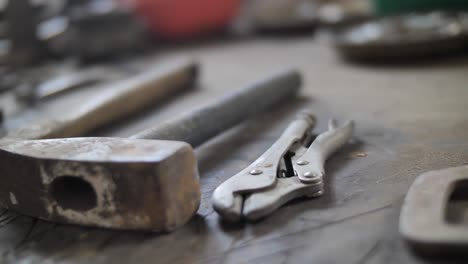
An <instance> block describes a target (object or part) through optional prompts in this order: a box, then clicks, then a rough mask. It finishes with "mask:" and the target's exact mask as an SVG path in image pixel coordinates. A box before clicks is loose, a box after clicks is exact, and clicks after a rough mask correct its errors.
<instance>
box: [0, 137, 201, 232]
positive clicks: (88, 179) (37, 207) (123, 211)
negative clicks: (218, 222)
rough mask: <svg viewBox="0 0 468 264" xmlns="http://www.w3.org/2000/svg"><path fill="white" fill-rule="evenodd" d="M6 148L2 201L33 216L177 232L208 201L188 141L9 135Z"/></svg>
mask: <svg viewBox="0 0 468 264" xmlns="http://www.w3.org/2000/svg"><path fill="white" fill-rule="evenodd" d="M0 149H1V150H0V160H1V161H0V173H1V175H2V184H0V186H1V187H0V203H1V205H2V207H4V208H10V209H12V210H14V211H17V212H20V213H23V214H26V215H31V216H35V217H38V218H42V219H45V220H50V221H54V222H63V223H74V224H83V225H91V226H101V227H108V228H121V229H135V230H146V231H150V230H151V228H152V229H153V230H157V231H170V230H173V229H174V228H176V227H178V226H180V225H182V224H184V223H185V222H187V221H188V220H189V219H190V218H191V216H192V215H193V214H194V212H195V211H196V210H197V208H198V205H199V202H200V191H199V188H200V186H199V179H198V171H197V165H196V158H195V155H194V153H193V149H192V148H191V147H190V146H189V145H188V144H185V143H183V142H171V141H151V140H130V139H121V138H71V139H48V140H37V141H27V140H26V141H6V140H4V141H2V142H1V143H0ZM174 164H178V166H174ZM25 183H27V184H25ZM163 186H164V188H162V187H163ZM155 201H157V202H155Z"/></svg>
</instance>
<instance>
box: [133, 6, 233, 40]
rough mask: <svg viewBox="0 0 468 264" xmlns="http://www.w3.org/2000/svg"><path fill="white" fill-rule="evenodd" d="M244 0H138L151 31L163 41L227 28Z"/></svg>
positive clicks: (142, 14) (138, 7)
mask: <svg viewBox="0 0 468 264" xmlns="http://www.w3.org/2000/svg"><path fill="white" fill-rule="evenodd" d="M240 1H241V0H134V3H135V9H136V11H137V12H138V14H140V15H141V16H142V18H143V19H144V20H145V21H146V22H147V24H148V26H149V27H150V28H151V30H152V31H153V32H154V33H156V34H157V35H158V36H160V37H163V38H171V39H181V38H189V37H195V36H197V35H203V34H207V33H211V32H214V31H217V30H221V29H223V28H225V27H226V26H227V25H228V24H229V23H230V22H231V21H232V19H233V18H234V16H235V15H236V14H237V11H238V8H239V6H240Z"/></svg>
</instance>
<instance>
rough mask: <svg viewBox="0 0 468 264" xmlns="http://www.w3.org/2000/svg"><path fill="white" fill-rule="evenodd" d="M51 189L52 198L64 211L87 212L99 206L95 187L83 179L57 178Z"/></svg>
mask: <svg viewBox="0 0 468 264" xmlns="http://www.w3.org/2000/svg"><path fill="white" fill-rule="evenodd" d="M50 187H51V195H52V198H53V199H55V201H56V202H57V204H58V205H59V206H60V207H62V208H63V209H72V210H76V211H87V210H90V209H92V208H94V207H96V205H97V197H96V192H95V191H94V188H93V186H92V185H91V184H90V183H89V182H88V181H86V180H84V179H82V178H79V177H74V176H61V177H58V178H55V179H54V180H53V181H52V183H51V185H50Z"/></svg>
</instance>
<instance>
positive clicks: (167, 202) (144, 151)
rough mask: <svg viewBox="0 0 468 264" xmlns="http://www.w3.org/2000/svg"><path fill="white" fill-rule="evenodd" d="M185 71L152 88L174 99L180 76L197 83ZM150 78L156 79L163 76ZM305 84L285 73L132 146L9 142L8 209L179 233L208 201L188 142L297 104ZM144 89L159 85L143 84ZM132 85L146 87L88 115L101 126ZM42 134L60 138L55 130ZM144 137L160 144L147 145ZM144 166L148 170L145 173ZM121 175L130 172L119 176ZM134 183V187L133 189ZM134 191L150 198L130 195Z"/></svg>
mask: <svg viewBox="0 0 468 264" xmlns="http://www.w3.org/2000/svg"><path fill="white" fill-rule="evenodd" d="M182 65H185V64H182ZM185 66H186V67H182V68H175V69H176V70H175V71H169V74H167V75H166V74H163V75H162V77H158V76H159V75H156V80H157V81H152V82H156V83H161V82H162V83H163V85H162V86H156V87H158V88H160V92H161V93H166V92H167V91H164V90H172V89H175V88H174V87H173V85H174V83H173V82H175V84H177V85H180V83H179V82H180V81H179V80H178V79H179V78H177V77H180V78H181V79H182V80H186V81H187V80H189V79H190V80H192V81H193V79H194V76H193V71H194V65H193V64H188V65H185ZM187 71H188V72H187ZM179 74H181V75H182V76H179ZM184 75H187V76H184ZM145 76H147V75H145ZM188 77H189V78H188ZM149 78H151V79H150V80H153V78H155V77H153V76H149ZM139 79H145V78H141V76H140V77H139V78H137V79H136V80H130V81H128V82H129V83H133V82H136V83H137V84H138V83H139ZM161 79H162V80H161ZM171 79H174V80H173V82H171ZM152 82H150V83H152ZM164 82H167V85H164ZM300 84H301V76H300V75H299V73H298V72H297V71H294V70H287V71H282V72H280V73H276V74H274V75H272V76H268V77H266V78H264V79H259V80H256V81H255V82H253V83H252V84H251V85H248V86H246V87H242V88H241V89H238V90H236V91H234V92H233V93H231V94H228V95H227V96H225V97H222V98H221V99H217V100H216V101H214V102H212V103H211V104H209V105H206V106H202V107H201V108H199V109H196V110H193V111H187V112H186V113H183V114H181V115H180V116H179V117H175V118H173V119H171V120H170V121H169V122H163V123H162V124H160V125H157V126H155V127H153V128H150V129H148V130H145V131H143V132H141V133H138V134H137V135H134V136H132V137H131V139H126V140H124V139H118V138H117V139H110V138H71V139H70V138H64V139H48V140H17V139H16V140H15V139H10V138H7V139H3V140H2V141H0V157H2V158H0V170H1V171H2V175H4V177H3V178H2V184H0V185H2V187H1V188H0V204H2V205H3V206H4V207H6V208H9V209H12V210H14V211H16V212H19V213H23V214H26V215H30V216H35V217H38V218H42V219H46V220H50V221H58V222H64V223H76V224H82V225H89V226H100V227H107V228H115V229H124V230H145V231H172V230H174V229H175V228H177V227H179V226H181V225H182V224H184V223H186V222H187V221H188V220H189V219H190V217H191V216H192V215H193V214H194V213H195V211H196V210H197V208H198V205H199V203H200V185H199V180H198V178H199V177H198V167H197V164H196V160H195V155H194V153H193V149H192V148H191V147H190V146H189V145H188V144H192V145H198V144H200V143H202V142H205V141H207V140H208V139H210V138H211V137H213V136H215V135H217V134H219V133H220V132H222V131H224V130H226V129H229V128H231V127H233V126H234V125H236V124H238V123H239V122H241V121H242V120H245V119H247V118H248V117H249V116H251V115H253V114H256V113H260V112H262V111H265V110H266V109H268V108H271V107H272V106H275V105H278V104H279V103H280V102H281V100H287V99H290V98H293V97H294V96H295V95H296V94H297V91H298V90H299V88H300ZM186 85H187V84H186ZM142 86H144V87H151V86H153V85H151V84H147V82H143V85H142ZM130 87H136V90H141V89H142V88H140V87H139V86H138V85H133V86H131V85H130V86H128V88H127V86H125V85H124V88H125V89H123V92H120V93H116V94H115V95H112V94H106V95H109V96H110V97H104V99H103V100H101V101H104V103H100V104H99V105H98V106H97V107H96V108H92V110H90V111H86V112H85V116H87V115H91V117H92V118H93V119H97V120H99V119H100V117H99V116H96V114H95V112H96V110H94V109H97V110H98V112H99V110H100V109H102V107H103V106H102V105H104V106H105V105H111V106H112V105H114V101H119V100H123V99H127V100H129V99H130V95H129V94H130V93H132V94H134V92H133V90H135V88H133V89H130V90H131V92H130V91H129V88H130ZM146 89H148V88H146ZM146 89H143V90H146ZM123 96H124V97H125V98H122V97H123ZM133 96H135V95H133ZM109 98H110V99H109ZM98 101H100V100H98ZM109 101H110V102H109ZM130 103H131V101H130ZM131 107H134V106H131ZM122 108H124V106H122ZM89 113H91V114H89ZM77 120H80V119H77ZM71 126H75V124H72V125H71ZM32 128H34V129H35V128H36V127H32ZM61 130H62V129H61ZM61 130H59V131H61ZM50 131H52V132H50ZM33 132H36V131H35V130H33ZM38 133H49V134H52V133H57V132H55V131H54V127H52V128H51V129H47V130H45V131H38ZM24 134H25V133H21V135H24ZM142 139H156V140H153V141H150V144H149V145H145V141H144V140H143V141H142ZM164 139H166V140H169V139H170V140H180V141H173V143H174V146H170V143H171V142H167V141H161V140H164ZM119 140H121V141H122V142H120V141H119ZM132 141H133V143H132ZM185 141H187V142H185ZM146 142H147V141H146ZM147 143H148V142H147ZM158 144H160V147H158ZM166 149H167V151H166ZM132 155H134V158H133V157H132ZM140 163H143V164H144V167H145V168H147V170H142V169H141V167H142V166H141V165H140ZM10 164H19V166H11V165H10ZM115 167H117V168H118V169H114V168H115ZM119 169H120V170H121V173H122V174H120V173H118V170H119ZM135 175H136V176H137V177H134V176H135ZM138 177H142V179H143V180H141V179H139V178H138ZM129 181H131V182H132V184H128V182H129ZM147 181H149V183H148V182H147ZM24 182H31V183H34V184H33V185H32V186H29V188H27V189H28V191H27V192H24V190H25V186H24ZM150 183H154V184H150ZM149 186H151V187H150V188H149V189H148V187H149ZM128 192H130V193H142V194H144V195H142V196H132V195H126V193H128ZM11 197H14V199H12V198H11ZM147 197H151V198H153V199H155V200H158V204H157V206H154V208H153V207H151V202H150V201H149V200H147V199H146V198H147ZM126 199H128V200H126ZM141 205H144V206H141Z"/></svg>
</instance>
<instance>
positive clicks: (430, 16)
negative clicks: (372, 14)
mask: <svg viewBox="0 0 468 264" xmlns="http://www.w3.org/2000/svg"><path fill="white" fill-rule="evenodd" d="M335 40H336V48H337V50H338V51H339V52H340V54H341V55H343V56H344V57H347V58H351V59H358V60H382V59H386V60H398V59H405V60H408V59H411V58H421V57H432V58H433V57H434V56H435V55H446V54H450V53H453V52H457V51H461V50H463V49H464V48H467V47H468V13H466V12H442V11H441V12H429V13H419V14H405V15H396V16H388V17H383V18H376V19H370V20H368V21H365V22H361V23H358V24H354V25H351V26H349V27H346V28H344V29H342V30H341V31H340V32H339V33H338V34H337V36H336V39H335Z"/></svg>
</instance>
